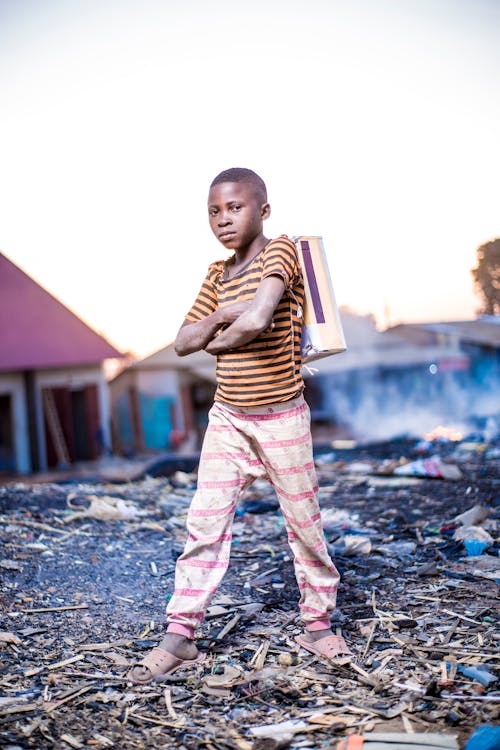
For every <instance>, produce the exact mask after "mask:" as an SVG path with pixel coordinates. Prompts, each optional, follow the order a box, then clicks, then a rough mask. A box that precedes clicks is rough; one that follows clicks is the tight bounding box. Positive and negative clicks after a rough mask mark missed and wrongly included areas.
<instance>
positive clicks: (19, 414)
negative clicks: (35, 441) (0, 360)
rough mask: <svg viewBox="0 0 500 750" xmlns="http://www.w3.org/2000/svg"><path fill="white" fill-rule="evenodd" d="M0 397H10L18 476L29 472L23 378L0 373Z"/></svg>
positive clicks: (18, 375)
mask: <svg viewBox="0 0 500 750" xmlns="http://www.w3.org/2000/svg"><path fill="white" fill-rule="evenodd" d="M0 395H6V396H10V398H11V407H12V413H11V417H12V433H13V449H14V456H13V458H14V464H15V468H16V470H17V471H18V472H19V473H20V474H27V473H29V472H30V470H31V461H30V448H29V438H28V422H27V414H26V399H25V394H24V383H23V377H22V375H21V374H20V373H0Z"/></svg>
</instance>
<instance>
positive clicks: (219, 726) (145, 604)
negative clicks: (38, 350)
mask: <svg viewBox="0 0 500 750" xmlns="http://www.w3.org/2000/svg"><path fill="white" fill-rule="evenodd" d="M436 454H439V455H440V456H441V458H442V459H444V460H445V462H446V463H447V465H453V466H458V467H459V469H460V472H461V478H459V479H456V480H446V479H438V478H418V477H405V476H397V475H394V474H388V473H387V472H391V471H392V470H393V469H394V467H395V466H396V465H397V464H400V463H402V461H401V458H402V457H403V458H404V460H415V459H420V458H424V457H425V456H430V455H436ZM317 458H318V461H317V466H318V473H319V478H320V499H321V505H322V510H323V516H324V526H325V534H326V537H327V540H328V542H329V544H330V545H331V551H332V554H334V555H335V561H336V564H337V567H338V568H339V570H340V572H341V574H342V584H341V587H340V591H339V598H338V609H337V610H336V611H335V612H334V615H333V626H334V628H335V627H336V628H341V629H342V632H343V634H344V636H345V638H346V640H347V642H348V643H349V645H350V647H351V648H352V650H353V652H354V659H353V660H352V662H345V663H340V664H329V663H327V662H324V661H321V660H319V659H316V658H315V657H314V656H312V655H311V654H308V653H307V652H305V651H303V650H301V649H299V648H298V646H297V644H296V643H295V641H294V637H295V636H296V635H298V634H299V633H300V632H301V628H300V621H299V618H298V616H297V615H298V609H297V601H298V597H299V595H298V589H297V586H296V583H295V578H294V575H293V568H292V562H291V559H290V552H289V548H288V545H287V541H286V534H285V531H284V526H283V522H282V519H281V516H280V513H279V510H278V508H277V503H276V501H275V496H274V493H273V492H272V491H271V490H270V488H269V486H268V485H267V484H266V483H258V484H257V485H254V487H253V488H251V490H250V491H249V492H248V493H247V495H246V496H245V497H244V498H243V499H242V502H241V506H240V508H239V509H238V512H237V517H236V520H235V527H234V540H233V547H232V557H231V565H230V569H229V571H228V573H227V575H226V577H225V579H224V582H223V585H222V587H221V589H220V590H219V592H218V594H217V595H216V597H215V598H214V600H213V602H212V606H211V608H210V610H209V612H208V615H207V619H206V620H205V623H204V625H203V627H202V629H201V632H200V639H199V645H200V648H201V650H202V651H203V652H204V653H205V654H206V659H205V661H204V663H203V664H201V665H199V666H197V667H196V668H194V669H191V670H185V671H178V672H176V673H175V674H174V675H172V676H170V677H167V678H165V680H164V681H163V682H162V683H156V684H153V685H151V686H147V687H135V686H132V685H130V684H127V681H126V672H127V667H128V665H129V664H131V663H133V662H135V661H136V660H138V659H140V657H141V655H142V654H144V653H145V652H147V651H148V650H149V649H150V648H151V647H152V646H153V645H155V644H156V643H157V641H158V640H159V639H160V638H161V634H162V630H163V621H164V608H165V601H166V600H167V599H168V597H169V595H170V594H171V591H172V587H173V572H174V567H175V560H176V557H177V556H178V554H179V553H180V552H181V550H182V547H183V543H184V539H185V531H184V523H185V515H186V511H187V507H188V505H189V501H190V498H191V497H192V494H193V491H194V482H195V477H193V476H191V475H187V474H182V473H178V474H175V475H174V476H173V477H146V478H145V479H142V480H140V481H136V482H127V483H122V484H105V483H95V482H92V483H90V482H87V483H83V482H81V481H79V480H78V479H74V480H73V481H65V482H62V483H36V482H9V483H7V484H4V485H3V486H0V512H1V516H0V541H1V543H2V547H1V550H0V558H1V559H0V576H1V580H2V584H1V614H2V624H1V625H0V631H1V632H0V652H1V657H2V658H1V671H0V688H1V689H0V746H1V747H3V748H11V750H14V748H15V749H16V750H17V749H18V748H106V747H116V748H181V749H182V748H184V749H185V750H195V748H205V747H206V748H209V749H210V748H212V749H213V748H221V749H222V748H239V749H240V750H250V749H251V748H258V747H262V748H264V747H277V746H278V745H277V744H276V743H275V744H274V745H273V744H272V741H271V744H270V743H269V741H268V743H267V745H266V743H265V742H264V741H263V740H262V739H256V735H254V734H253V732H252V730H255V729H256V728H257V727H261V726H263V725H275V724H278V723H280V722H290V721H291V722H292V724H290V725H289V727H288V728H289V730H290V732H291V736H289V737H288V742H289V746H290V747H293V748H299V747H311V748H334V747H335V744H336V742H337V740H338V739H340V738H342V737H345V736H346V735H347V734H349V733H353V732H357V733H360V734H363V733H364V732H370V731H375V732H380V731H397V732H405V733H410V732H438V733H440V734H447V735H455V736H456V737H457V738H458V742H459V746H460V747H464V745H465V742H466V740H467V738H468V737H469V736H470V735H471V733H472V732H473V730H474V729H475V728H476V727H479V726H482V725H484V724H496V723H497V721H498V708H499V706H500V692H499V690H498V682H497V678H498V676H499V673H498V666H499V658H500V657H499V648H498V645H499V637H500V634H499V631H498V584H499V582H500V568H499V564H498V563H499V557H498V553H499V547H498V543H497V542H495V541H493V543H491V542H490V543H489V546H488V548H487V550H486V551H485V552H484V553H483V554H481V555H480V556H478V557H469V556H467V555H466V554H465V550H464V545H463V542H462V541H457V540H455V539H454V534H455V533H456V529H457V527H458V528H459V529H460V527H461V524H460V523H459V522H454V520H453V519H454V518H455V517H456V516H457V514H460V513H462V512H464V511H466V510H468V509H470V508H471V507H473V506H475V505H478V504H479V505H481V506H485V507H486V508H487V509H488V517H486V518H484V519H483V520H481V521H479V522H476V523H475V524H474V525H475V526H476V527H477V526H480V527H481V528H483V529H487V531H488V533H489V534H490V535H491V537H493V540H495V539H497V538H498V517H499V508H498V498H499V495H500V450H499V448H498V446H497V445H491V444H490V445H484V444H482V443H480V442H476V443H474V442H472V443H465V442H464V443H462V444H455V443H449V442H447V441H439V442H437V443H434V444H432V445H430V446H428V447H427V448H424V449H422V448H418V445H417V443H416V441H394V442H392V443H386V444H377V445H372V446H366V447H355V448H353V449H351V450H347V449H339V450H333V451H331V452H330V453H329V454H328V453H323V454H322V455H318V457H317ZM96 498H98V500H97V501H96ZM99 500H100V501H101V504H100V505H99ZM92 502H93V505H91V503H92ZM89 508H90V511H91V512H89V510H88V509H89ZM99 508H100V513H101V515H102V514H103V513H104V514H106V513H108V516H109V514H110V513H114V514H115V515H118V516H119V515H120V514H121V516H122V517H123V516H126V517H127V520H101V519H99V518H96V517H94V516H95V515H96V514H97V515H99ZM262 511H265V512H262ZM471 666H472V667H473V670H472V672H471V671H470V667H471ZM474 667H476V671H474ZM464 670H465V673H464ZM257 734H258V732H257Z"/></svg>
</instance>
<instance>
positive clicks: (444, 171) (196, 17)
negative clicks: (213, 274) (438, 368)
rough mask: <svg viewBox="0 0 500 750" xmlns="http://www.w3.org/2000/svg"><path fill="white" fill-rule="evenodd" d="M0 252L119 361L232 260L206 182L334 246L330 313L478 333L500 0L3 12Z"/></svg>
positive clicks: (29, 5)
mask: <svg viewBox="0 0 500 750" xmlns="http://www.w3.org/2000/svg"><path fill="white" fill-rule="evenodd" d="M0 106H1V114H0V250H1V251H2V252H4V253H5V254H6V255H7V256H8V257H9V258H11V260H13V261H14V262H15V263H17V264H18V265H19V266H21V268H23V269H24V270H25V271H27V272H28V273H29V274H30V275H31V276H33V277H34V278H35V279H36V280H37V281H39V282H40V283H41V284H42V285H43V286H45V287H46V288H47V289H49V291H51V292H52V293H53V294H55V295H56V296H58V297H59V298H60V299H61V300H62V301H63V302H64V303H65V304H67V305H68V306H69V307H70V308H71V309H73V310H74V311H75V312H77V313H78V314H79V315H80V316H81V317H82V318H83V319H84V320H85V321H86V322H88V323H89V324H90V325H92V326H93V327H94V328H95V329H96V330H98V331H100V332H102V333H103V334H104V335H105V336H106V337H107V338H108V339H109V340H110V341H111V342H112V343H114V344H115V345H116V346H118V347H119V348H121V349H123V350H134V351H135V352H137V353H138V354H141V355H143V354H148V353H150V352H152V351H154V350H156V349H158V348H161V347H162V346H164V345H166V344H167V343H168V342H169V341H170V340H171V339H172V337H173V336H174V335H175V332H176V330H177V328H178V327H179V325H180V324H181V323H182V320H183V318H184V314H185V313H186V311H187V310H188V309H189V307H190V306H191V303H192V301H193V299H194V297H195V295H196V293H197V291H198V288H199V286H200V284H201V282H202V280H203V278H204V275H205V272H206V269H207V266H208V264H209V263H210V262H211V261H212V260H215V259H216V258H218V257H225V251H224V249H223V248H222V247H221V246H219V245H218V243H217V241H216V240H215V239H214V238H213V237H212V236H211V233H210V230H209V227H208V221H207V211H206V198H207V193H208V186H209V183H210V181H211V180H212V178H213V177H214V176H215V175H216V174H217V173H218V172H220V171H221V170H223V169H226V168H228V167H233V166H244V167H250V168H252V169H254V170H256V171H257V172H259V173H260V174H261V176H262V177H263V178H264V179H265V181H266V182H267V185H268V192H269V199H270V203H271V206H272V216H271V218H270V219H269V221H268V222H267V226H266V234H267V236H268V237H272V236H275V235H278V234H282V233H286V234H288V235H289V236H293V235H298V234H314V235H322V236H323V238H324V242H325V247H326V250H327V254H328V257H329V261H330V268H331V272H332V278H333V285H334V289H335V293H336V297H337V301H338V303H339V304H342V305H348V306H349V307H351V308H353V309H354V310H356V311H359V312H360V313H369V312H371V313H374V314H375V315H376V317H377V320H378V323H379V325H380V326H383V325H384V323H385V322H386V317H385V315H384V309H385V308H386V307H388V308H389V312H390V323H391V324H394V323H397V322H401V321H426V320H451V319H464V318H471V317H474V315H475V311H476V310H477V307H478V299H477V297H475V296H474V293H473V287H472V280H471V276H470V269H471V268H472V267H473V266H474V265H475V262H476V248H477V246H478V245H480V244H481V243H483V242H485V241H487V240H490V239H492V238H494V237H498V236H500V178H499V175H500V2H499V1H498V0H307V1H306V0H303V1H301V2H299V1H298V0H264V1H263V0H252V1H251V2H246V3H242V2H238V1H237V0H233V1H232V2H225V1H224V0H211V2H207V1H205V2H203V1H202V0H182V1H181V0H176V1H173V0H163V1H160V0H135V1H132V0H128V1H127V0H80V1H78V0H31V1H30V0H0Z"/></svg>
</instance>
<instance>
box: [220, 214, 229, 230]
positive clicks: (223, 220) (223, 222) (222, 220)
mask: <svg viewBox="0 0 500 750" xmlns="http://www.w3.org/2000/svg"><path fill="white" fill-rule="evenodd" d="M217 223H218V225H219V226H220V227H225V226H227V225H228V224H230V223H231V218H230V217H229V216H223V215H222V214H221V215H220V216H219V221H218V222H217Z"/></svg>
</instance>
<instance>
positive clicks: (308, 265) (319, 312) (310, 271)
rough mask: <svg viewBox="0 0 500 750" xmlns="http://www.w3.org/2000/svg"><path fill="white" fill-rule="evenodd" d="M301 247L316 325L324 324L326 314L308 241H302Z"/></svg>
mask: <svg viewBox="0 0 500 750" xmlns="http://www.w3.org/2000/svg"><path fill="white" fill-rule="evenodd" d="M300 247H301V250H302V257H303V258H304V267H305V271H306V276H307V283H308V284H309V291H310V292H311V298H312V303H313V307H314V315H315V317H316V323H324V322H325V314H324V312H323V305H322V304H321V297H320V296H319V289H318V282H317V281H316V274H315V273H314V265H313V261H312V256H311V251H310V249H309V243H308V242H307V240H301V241H300Z"/></svg>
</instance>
